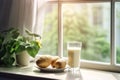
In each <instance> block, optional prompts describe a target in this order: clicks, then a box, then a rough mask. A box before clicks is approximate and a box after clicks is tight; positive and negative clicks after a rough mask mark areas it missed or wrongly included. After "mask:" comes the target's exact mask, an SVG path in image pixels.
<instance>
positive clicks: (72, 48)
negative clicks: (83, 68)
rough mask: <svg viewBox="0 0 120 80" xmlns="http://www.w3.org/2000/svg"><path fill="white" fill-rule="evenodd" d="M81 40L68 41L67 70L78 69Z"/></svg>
mask: <svg viewBox="0 0 120 80" xmlns="http://www.w3.org/2000/svg"><path fill="white" fill-rule="evenodd" d="M81 47H82V42H76V41H73V42H68V43H67V52H68V66H69V70H72V71H75V70H80V54H81Z"/></svg>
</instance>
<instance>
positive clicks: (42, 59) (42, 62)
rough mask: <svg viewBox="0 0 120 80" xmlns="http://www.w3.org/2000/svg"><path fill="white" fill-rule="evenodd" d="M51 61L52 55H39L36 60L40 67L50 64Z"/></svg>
mask: <svg viewBox="0 0 120 80" xmlns="http://www.w3.org/2000/svg"><path fill="white" fill-rule="evenodd" d="M51 62H52V56H50V55H41V56H40V57H39V59H38V60H37V61H36V64H37V66H39V67H41V68H46V67H48V66H49V65H50V64H51Z"/></svg>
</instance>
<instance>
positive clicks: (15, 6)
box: [9, 0, 37, 34]
mask: <svg viewBox="0 0 120 80" xmlns="http://www.w3.org/2000/svg"><path fill="white" fill-rule="evenodd" d="M36 1H37V0H13V3H12V8H11V13H10V19H9V26H10V27H16V28H18V29H19V30H20V32H21V33H23V34H24V28H27V29H29V30H30V31H33V28H34V26H35V20H36Z"/></svg>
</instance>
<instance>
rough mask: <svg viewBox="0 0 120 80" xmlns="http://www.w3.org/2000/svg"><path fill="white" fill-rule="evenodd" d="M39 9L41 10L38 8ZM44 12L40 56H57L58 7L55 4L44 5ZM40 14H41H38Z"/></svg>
mask: <svg viewBox="0 0 120 80" xmlns="http://www.w3.org/2000/svg"><path fill="white" fill-rule="evenodd" d="M40 9H41V8H40ZM42 12H44V15H43V16H44V17H43V18H42V19H41V18H40V19H41V21H42V20H44V25H42V26H39V27H43V32H42V45H43V47H42V49H41V50H40V54H50V55H57V50H58V6H57V4H46V7H45V9H44V10H43V11H42ZM40 13H41V12H40ZM41 21H40V23H41Z"/></svg>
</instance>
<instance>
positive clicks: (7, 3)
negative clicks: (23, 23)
mask: <svg viewBox="0 0 120 80" xmlns="http://www.w3.org/2000/svg"><path fill="white" fill-rule="evenodd" d="M12 1H13V0H0V30H4V29H6V28H8V21H9V15H10V10H11V5H12Z"/></svg>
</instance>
